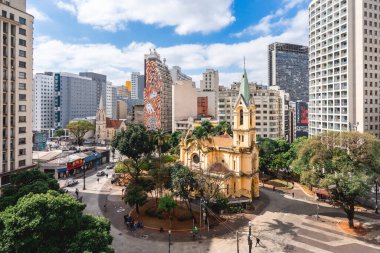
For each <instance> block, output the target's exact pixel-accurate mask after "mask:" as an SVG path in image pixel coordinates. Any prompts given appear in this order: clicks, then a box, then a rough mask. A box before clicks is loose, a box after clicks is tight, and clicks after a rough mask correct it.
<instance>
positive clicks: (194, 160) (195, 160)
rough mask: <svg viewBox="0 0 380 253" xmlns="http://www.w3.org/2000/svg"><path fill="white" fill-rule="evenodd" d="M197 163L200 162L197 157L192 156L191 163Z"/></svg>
mask: <svg viewBox="0 0 380 253" xmlns="http://www.w3.org/2000/svg"><path fill="white" fill-rule="evenodd" d="M199 162H200V159H199V156H198V155H194V156H193V163H195V164H198V163H199Z"/></svg>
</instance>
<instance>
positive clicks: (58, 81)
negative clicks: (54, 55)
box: [54, 73, 104, 128]
mask: <svg viewBox="0 0 380 253" xmlns="http://www.w3.org/2000/svg"><path fill="white" fill-rule="evenodd" d="M96 88H97V82H96V81H94V80H92V79H91V78H89V77H84V76H79V75H75V74H70V73H55V74H54V92H55V109H54V113H55V118H54V123H55V124H54V126H55V128H65V127H66V125H67V124H68V123H69V122H70V120H72V119H75V118H85V117H89V116H94V115H96V111H97V109H98V102H97V89H96ZM103 104H104V103H103Z"/></svg>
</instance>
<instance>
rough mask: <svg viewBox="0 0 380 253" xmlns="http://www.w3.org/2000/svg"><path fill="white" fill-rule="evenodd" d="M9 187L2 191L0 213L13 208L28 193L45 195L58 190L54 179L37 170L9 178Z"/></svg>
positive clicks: (19, 173)
mask: <svg viewBox="0 0 380 253" xmlns="http://www.w3.org/2000/svg"><path fill="white" fill-rule="evenodd" d="M10 181H11V183H10V185H8V186H6V187H4V188H3V190H2V195H1V196H0V211H2V210H5V208H7V207H8V206H13V205H15V204H16V203H17V201H18V200H19V199H20V198H21V197H23V196H25V195H27V194H29V193H46V192H47V191H48V190H56V191H58V190H59V185H58V182H57V180H56V179H54V178H53V177H52V176H51V175H49V174H45V173H43V172H41V171H39V170H30V171H23V172H18V173H16V174H14V175H12V176H11V178H10Z"/></svg>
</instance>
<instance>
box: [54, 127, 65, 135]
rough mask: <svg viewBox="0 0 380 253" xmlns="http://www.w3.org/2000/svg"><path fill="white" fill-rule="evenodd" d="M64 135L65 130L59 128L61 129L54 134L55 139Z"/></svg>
mask: <svg viewBox="0 0 380 253" xmlns="http://www.w3.org/2000/svg"><path fill="white" fill-rule="evenodd" d="M63 135H65V130H63V129H62V128H59V129H57V130H55V132H54V136H55V137H61V136H63Z"/></svg>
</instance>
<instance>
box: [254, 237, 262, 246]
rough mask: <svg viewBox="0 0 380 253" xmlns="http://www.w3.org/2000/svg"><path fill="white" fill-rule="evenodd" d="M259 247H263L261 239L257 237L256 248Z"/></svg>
mask: <svg viewBox="0 0 380 253" xmlns="http://www.w3.org/2000/svg"><path fill="white" fill-rule="evenodd" d="M257 246H259V247H260V246H261V241H260V239H259V238H258V237H256V245H255V247H257Z"/></svg>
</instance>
